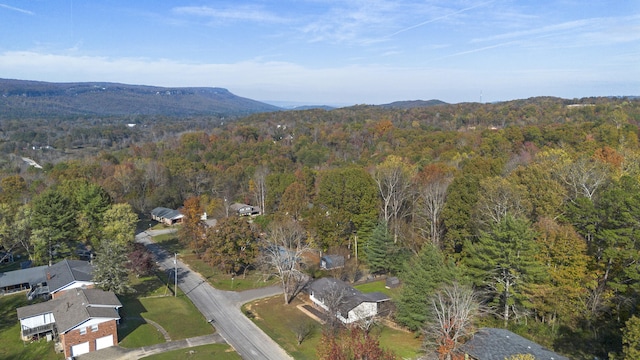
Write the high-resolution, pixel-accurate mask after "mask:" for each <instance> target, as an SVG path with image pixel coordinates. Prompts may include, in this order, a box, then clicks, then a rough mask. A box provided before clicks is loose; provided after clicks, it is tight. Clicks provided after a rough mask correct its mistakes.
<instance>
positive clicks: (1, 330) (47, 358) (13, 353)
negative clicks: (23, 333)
mask: <svg viewBox="0 0 640 360" xmlns="http://www.w3.org/2000/svg"><path fill="white" fill-rule="evenodd" d="M25 305H29V302H28V301H27V298H26V296H25V293H18V294H13V295H7V296H0V344H2V346H0V359H12V360H13V359H16V360H17V359H25V360H26V359H42V360H55V359H64V354H56V353H55V351H54V350H53V341H51V342H47V341H46V340H40V341H36V342H26V343H23V342H22V340H20V323H19V322H18V314H17V313H16V309H17V308H18V307H21V306H25Z"/></svg>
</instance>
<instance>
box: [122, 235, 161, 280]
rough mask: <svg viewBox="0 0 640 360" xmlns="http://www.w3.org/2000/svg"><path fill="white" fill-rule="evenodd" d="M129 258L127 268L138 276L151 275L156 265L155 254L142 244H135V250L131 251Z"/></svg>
mask: <svg viewBox="0 0 640 360" xmlns="http://www.w3.org/2000/svg"><path fill="white" fill-rule="evenodd" d="M128 258H129V261H128V262H127V268H128V269H129V270H131V271H133V272H134V273H135V274H136V276H141V275H149V274H151V272H152V271H153V269H154V267H155V261H154V260H153V255H152V254H151V252H149V250H147V248H146V247H144V245H142V244H139V243H136V244H134V245H133V251H131V252H130V253H129V255H128Z"/></svg>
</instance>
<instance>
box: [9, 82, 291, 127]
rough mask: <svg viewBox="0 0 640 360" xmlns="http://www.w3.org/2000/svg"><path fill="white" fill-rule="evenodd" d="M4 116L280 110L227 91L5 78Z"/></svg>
mask: <svg viewBox="0 0 640 360" xmlns="http://www.w3.org/2000/svg"><path fill="white" fill-rule="evenodd" d="M0 109H2V111H0V118H3V119H15V118H24V117H46V118H53V117H69V116H125V115H126V116H132V115H134V116H135V115H164V116H174V117H185V116H194V115H211V116H217V117H232V116H244V115H248V114H252V113H256V112H266V111H277V110H280V108H278V107H276V106H273V105H269V104H265V103H262V102H259V101H255V100H251V99H247V98H243V97H240V96H236V95H234V94H232V93H230V92H229V91H228V90H227V89H222V88H204V87H200V88H190V87H185V88H166V87H157V86H140V85H126V84H116V83H105V82H83V83H48V82H38V81H24V80H9V79H0Z"/></svg>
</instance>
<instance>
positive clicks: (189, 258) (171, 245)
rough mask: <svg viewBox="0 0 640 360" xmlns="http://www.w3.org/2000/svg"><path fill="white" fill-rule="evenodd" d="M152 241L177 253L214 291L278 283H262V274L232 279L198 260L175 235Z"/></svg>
mask: <svg viewBox="0 0 640 360" xmlns="http://www.w3.org/2000/svg"><path fill="white" fill-rule="evenodd" d="M153 241H155V242H156V243H158V244H159V245H161V246H162V247H163V248H164V249H165V250H167V251H168V252H169V253H178V258H179V259H180V261H182V262H184V263H185V264H187V265H189V268H190V269H191V270H193V271H195V272H197V273H199V274H200V275H202V277H204V278H205V279H207V281H208V282H209V284H211V286H213V287H215V288H216V289H220V290H233V291H242V290H248V289H256V288H260V287H265V286H270V285H273V284H276V283H277V282H278V281H277V279H271V280H269V281H264V279H263V278H262V274H259V273H256V272H248V273H247V275H246V277H244V276H242V275H236V276H235V277H233V279H232V277H231V275H230V274H225V273H222V272H220V271H218V270H217V269H215V268H213V267H212V266H210V265H209V264H207V263H205V262H204V261H203V260H202V259H199V258H198V257H197V256H196V255H195V254H194V253H192V252H191V251H190V250H189V249H186V248H185V247H184V246H183V245H182V244H180V242H179V241H178V236H177V234H175V233H172V234H163V235H158V236H154V237H153Z"/></svg>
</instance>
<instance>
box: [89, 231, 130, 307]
mask: <svg viewBox="0 0 640 360" xmlns="http://www.w3.org/2000/svg"><path fill="white" fill-rule="evenodd" d="M128 252H129V250H128V247H124V246H121V245H120V244H118V242H116V241H109V240H102V242H101V243H100V246H99V247H98V251H97V257H96V259H95V260H94V262H93V265H94V267H93V281H94V282H95V283H96V285H97V286H98V287H99V288H100V289H102V290H105V291H113V292H114V293H116V294H119V295H121V294H127V293H130V292H133V288H132V287H131V282H130V281H129V272H128V270H127V267H126V264H127V261H128V259H127V253H128Z"/></svg>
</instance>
